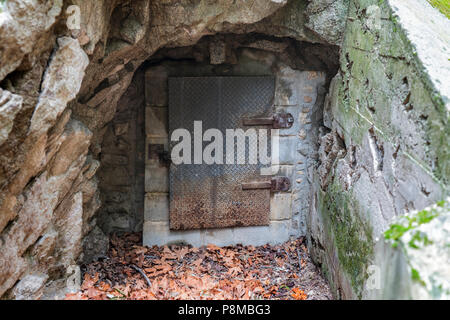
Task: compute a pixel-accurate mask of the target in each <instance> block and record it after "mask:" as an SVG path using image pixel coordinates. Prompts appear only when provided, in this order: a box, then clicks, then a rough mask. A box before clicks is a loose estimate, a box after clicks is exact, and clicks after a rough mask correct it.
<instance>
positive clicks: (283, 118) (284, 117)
mask: <svg viewBox="0 0 450 320" xmlns="http://www.w3.org/2000/svg"><path fill="white" fill-rule="evenodd" d="M242 123H243V125H244V126H272V128H273V129H288V128H290V127H292V125H293V124H294V117H293V116H292V114H290V113H275V114H274V115H272V116H271V117H261V118H247V119H242Z"/></svg>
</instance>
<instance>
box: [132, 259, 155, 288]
mask: <svg viewBox="0 0 450 320" xmlns="http://www.w3.org/2000/svg"><path fill="white" fill-rule="evenodd" d="M131 267H132V268H133V269H134V270H136V271H137V272H139V273H140V274H141V276H142V277H144V279H145V281H147V285H148V287H149V288H151V286H152V283H151V282H150V279H149V278H148V277H147V275H146V274H145V272H144V271H143V270H142V269H141V268H139V267H138V266H136V265H134V264H132V265H131Z"/></svg>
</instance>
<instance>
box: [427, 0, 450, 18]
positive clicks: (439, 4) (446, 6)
mask: <svg viewBox="0 0 450 320" xmlns="http://www.w3.org/2000/svg"><path fill="white" fill-rule="evenodd" d="M428 2H429V3H430V4H431V5H432V6H433V7H435V8H436V9H438V10H439V11H440V12H442V14H443V15H445V16H446V17H447V18H448V19H450V2H449V1H448V0H428Z"/></svg>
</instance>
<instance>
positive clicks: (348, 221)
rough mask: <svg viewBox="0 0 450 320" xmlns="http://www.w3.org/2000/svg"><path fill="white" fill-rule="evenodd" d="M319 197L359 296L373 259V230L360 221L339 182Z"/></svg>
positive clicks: (328, 226)
mask: <svg viewBox="0 0 450 320" xmlns="http://www.w3.org/2000/svg"><path fill="white" fill-rule="evenodd" d="M322 196H323V199H322V203H321V212H322V216H323V217H324V218H325V219H326V226H327V228H329V229H330V231H331V233H332V234H333V238H334V242H335V244H334V245H335V247H336V249H337V253H338V258H339V262H340V264H341V266H342V268H343V270H344V271H345V272H346V273H347V275H348V276H349V279H350V281H351V285H352V288H353V291H354V293H355V295H356V296H358V297H360V296H361V293H362V288H363V285H364V282H365V280H366V279H367V277H368V274H367V266H368V264H369V261H370V260H371V258H372V256H373V246H374V244H373V239H372V229H371V227H370V226H369V225H368V224H367V223H366V222H365V221H363V220H362V218H361V212H359V208H360V206H359V205H358V203H357V201H356V200H355V199H354V198H353V197H352V196H351V193H350V192H345V191H343V190H342V189H341V187H340V186H339V183H338V182H336V181H335V182H333V184H332V185H331V186H329V187H328V189H327V191H326V192H325V193H324V194H323V195H322Z"/></svg>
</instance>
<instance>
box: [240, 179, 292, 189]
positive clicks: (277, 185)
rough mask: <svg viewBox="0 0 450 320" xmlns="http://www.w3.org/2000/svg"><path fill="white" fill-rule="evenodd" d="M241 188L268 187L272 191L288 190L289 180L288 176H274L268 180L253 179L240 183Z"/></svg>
mask: <svg viewBox="0 0 450 320" xmlns="http://www.w3.org/2000/svg"><path fill="white" fill-rule="evenodd" d="M241 186H242V190H255V189H270V191H272V192H279V191H289V188H290V187H291V181H290V180H289V178H288V177H275V178H272V180H269V181H253V182H245V183H242V185H241Z"/></svg>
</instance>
